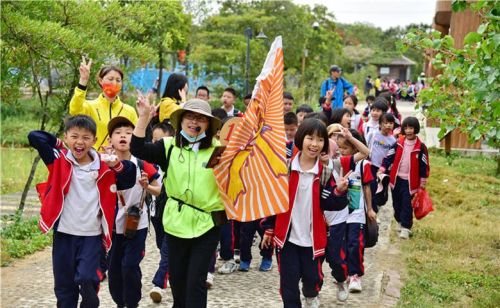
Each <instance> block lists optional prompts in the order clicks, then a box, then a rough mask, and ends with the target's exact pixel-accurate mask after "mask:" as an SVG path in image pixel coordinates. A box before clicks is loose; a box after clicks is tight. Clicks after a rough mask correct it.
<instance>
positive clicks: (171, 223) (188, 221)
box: [163, 137, 224, 238]
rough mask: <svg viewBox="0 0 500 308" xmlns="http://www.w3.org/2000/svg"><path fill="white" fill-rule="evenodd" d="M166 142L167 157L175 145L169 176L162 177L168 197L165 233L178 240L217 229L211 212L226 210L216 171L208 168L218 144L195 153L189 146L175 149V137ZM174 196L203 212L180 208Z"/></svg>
mask: <svg viewBox="0 0 500 308" xmlns="http://www.w3.org/2000/svg"><path fill="white" fill-rule="evenodd" d="M163 142H164V144H165V155H166V153H168V149H169V147H170V145H171V144H173V148H172V152H171V154H170V161H169V166H168V170H167V174H165V176H164V178H163V185H165V190H166V192H167V196H168V199H167V203H166V205H165V211H164V212H163V227H164V228H165V232H167V233H168V234H171V235H173V236H176V237H180V238H195V237H199V236H201V235H203V234H204V233H205V232H207V231H208V230H210V229H211V228H213V227H214V223H213V221H212V216H211V215H210V212H213V211H221V210H224V204H223V202H222V199H221V198H220V195H219V187H218V186H217V183H216V181H215V176H214V173H213V169H207V168H205V164H206V163H207V162H208V159H209V158H210V156H211V155H212V152H213V150H214V146H215V144H212V146H211V147H210V148H208V149H202V150H199V151H198V152H195V151H193V150H192V149H190V148H189V147H183V148H179V147H177V146H175V138H174V137H166V138H164V139H163ZM172 197H174V198H176V199H179V200H182V201H184V202H185V203H187V204H191V205H193V206H195V207H197V208H199V209H201V210H203V211H204V212H202V211H199V210H196V209H194V208H192V207H190V206H188V205H186V204H184V205H181V206H179V202H178V201H176V200H174V199H173V198H172Z"/></svg>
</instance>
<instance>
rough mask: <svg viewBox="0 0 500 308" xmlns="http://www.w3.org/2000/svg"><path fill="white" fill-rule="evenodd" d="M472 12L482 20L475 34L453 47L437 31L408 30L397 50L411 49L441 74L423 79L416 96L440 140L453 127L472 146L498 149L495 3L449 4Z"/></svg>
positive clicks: (499, 40) (499, 63)
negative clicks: (435, 125) (434, 121)
mask: <svg viewBox="0 0 500 308" xmlns="http://www.w3.org/2000/svg"><path fill="white" fill-rule="evenodd" d="M466 8H470V9H472V10H473V11H474V12H476V13H477V14H479V15H480V16H481V18H482V23H481V25H480V26H479V27H478V29H477V31H473V32H470V33H469V34H467V35H466V36H465V39H464V46H463V47H461V48H456V47H455V46H454V43H455V42H454V39H453V37H451V36H450V35H445V36H442V35H441V33H440V32H438V31H432V32H430V33H427V32H423V31H421V30H413V31H410V32H409V33H408V34H407V35H406V36H405V37H404V38H403V40H402V42H401V46H400V48H401V50H403V51H404V50H406V49H407V48H408V47H414V48H417V49H418V50H420V51H421V52H422V53H424V52H425V54H427V55H428V58H429V60H430V61H431V64H432V65H433V67H434V68H436V69H437V70H438V71H439V72H440V73H439V74H438V75H437V76H435V77H434V78H430V79H429V80H427V82H428V84H429V87H427V88H425V89H424V90H422V91H421V92H420V93H419V103H420V104H423V105H424V106H425V107H426V109H427V112H428V115H429V116H430V117H433V118H436V119H439V120H440V121H441V130H440V133H439V135H440V137H443V136H444V135H445V134H446V133H447V132H450V131H451V130H453V129H455V128H458V129H460V130H462V131H463V132H465V133H467V134H469V136H470V139H471V141H478V140H481V139H485V140H486V141H487V142H488V144H489V145H490V146H492V147H494V148H499V147H500V143H499V141H500V127H499V125H500V121H499V116H500V89H499V87H500V56H499V54H498V48H499V46H500V31H499V30H500V23H499V22H498V20H499V18H500V1H485V0H480V1H477V2H473V3H471V2H468V1H462V0H460V1H454V2H453V4H452V9H453V10H454V11H462V10H464V9H466Z"/></svg>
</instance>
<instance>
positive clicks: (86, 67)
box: [78, 56, 92, 86]
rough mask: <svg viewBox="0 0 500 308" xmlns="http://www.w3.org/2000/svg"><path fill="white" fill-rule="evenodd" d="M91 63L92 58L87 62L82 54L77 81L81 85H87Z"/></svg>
mask: <svg viewBox="0 0 500 308" xmlns="http://www.w3.org/2000/svg"><path fill="white" fill-rule="evenodd" d="M91 65H92V59H89V60H88V62H87V61H86V60H85V56H82V62H81V63H80V81H79V82H78V83H79V84H81V85H82V86H87V83H88V82H89V77H90V66H91Z"/></svg>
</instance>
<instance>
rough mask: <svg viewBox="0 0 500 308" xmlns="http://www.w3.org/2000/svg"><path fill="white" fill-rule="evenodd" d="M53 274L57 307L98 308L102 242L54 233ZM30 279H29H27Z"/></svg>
mask: <svg viewBox="0 0 500 308" xmlns="http://www.w3.org/2000/svg"><path fill="white" fill-rule="evenodd" d="M53 239H54V241H53V246H52V270H53V273H54V292H55V294H56V298H57V307H63V308H67V307H75V308H76V307H77V306H78V297H79V295H81V296H82V302H81V303H80V307H99V298H98V297H97V292H98V290H99V277H98V276H97V272H98V270H99V259H100V255H101V248H102V238H101V236H100V235H96V236H77V235H71V234H66V233H61V232H57V231H55V232H54V238H53ZM26 279H29V277H26Z"/></svg>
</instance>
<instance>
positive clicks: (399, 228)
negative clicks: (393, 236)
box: [398, 222, 403, 232]
mask: <svg viewBox="0 0 500 308" xmlns="http://www.w3.org/2000/svg"><path fill="white" fill-rule="evenodd" d="M402 228H403V227H401V223H400V222H398V232H401V229H402Z"/></svg>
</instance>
